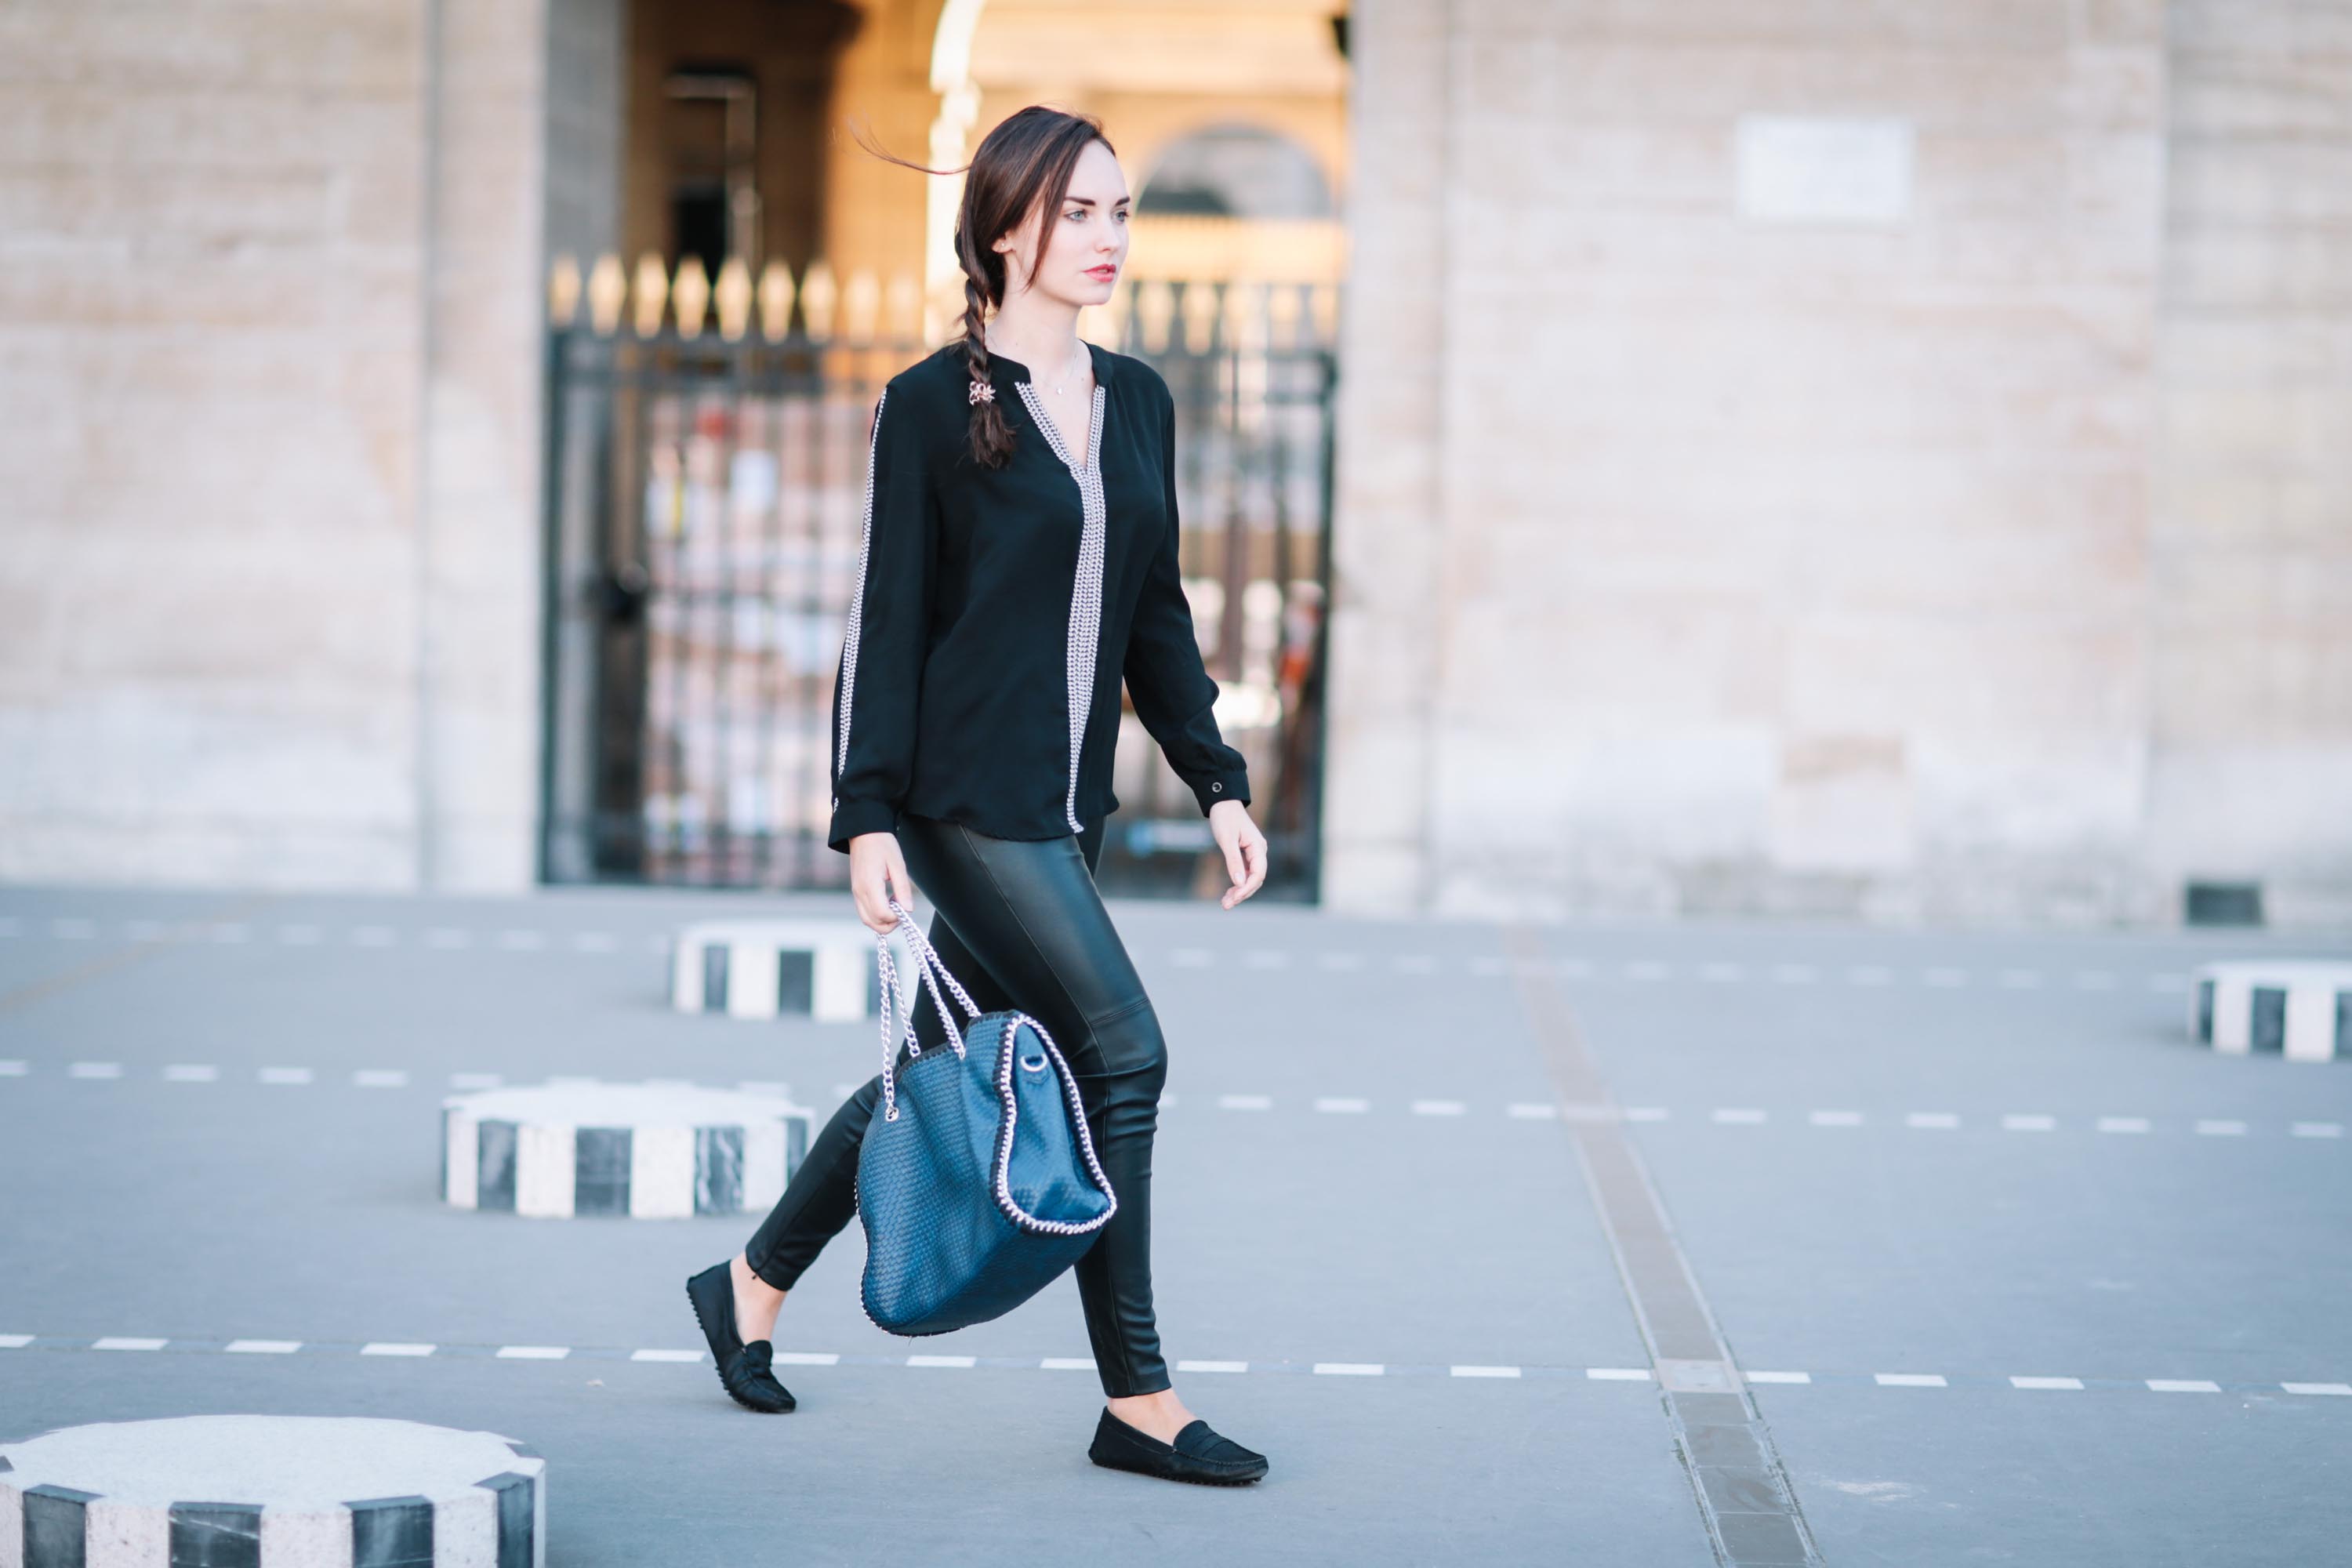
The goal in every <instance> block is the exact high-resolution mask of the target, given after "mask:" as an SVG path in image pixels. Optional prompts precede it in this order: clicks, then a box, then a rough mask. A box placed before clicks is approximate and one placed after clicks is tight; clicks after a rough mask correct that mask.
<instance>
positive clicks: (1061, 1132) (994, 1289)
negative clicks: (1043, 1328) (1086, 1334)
mask: <svg viewBox="0 0 2352 1568" xmlns="http://www.w3.org/2000/svg"><path fill="white" fill-rule="evenodd" d="M1012 1020H1021V1021H1018V1022H1014V1023H1013V1027H1012V1028H1011V1029H1010V1030H1008V1029H1007V1028H1006V1024H1007V1022H1008V1021H1012ZM964 1040H965V1047H964V1055H963V1057H962V1058H961V1059H959V1058H958V1057H957V1055H956V1053H955V1051H954V1050H953V1049H952V1048H950V1047H945V1046H940V1047H933V1048H932V1049H930V1050H928V1051H925V1052H924V1053H923V1054H922V1055H921V1056H920V1057H918V1058H915V1059H914V1060H913V1061H912V1062H910V1063H908V1067H907V1068H906V1070H905V1071H904V1072H902V1073H900V1074H899V1075H898V1120H897V1121H886V1120H885V1119H884V1117H883V1114H882V1112H881V1111H879V1110H877V1111H876V1112H875V1115H874V1120H873V1121H871V1122H869V1123H868V1124H867V1125H866V1139H865V1142H864V1143H863V1145H862V1146H861V1147H860V1148H859V1150H858V1156H857V1212H858V1217H859V1219H860V1220H861V1222H862V1223H863V1224H864V1226H865V1228H866V1273H865V1278H864V1279H863V1281H862V1283H861V1285H860V1295H861V1296H862V1298H863V1300H864V1302H865V1307H866V1316H867V1317H869V1318H871V1319H872V1320H873V1321H875V1323H876V1324H877V1325H878V1326H880V1327H882V1328H884V1329H887V1330H888V1331H890V1332H892V1333H895V1334H906V1335H922V1334H944V1333H948V1332H950V1331H953V1330H956V1329H961V1328H964V1327H967V1326H969V1325H971V1324H972V1323H982V1322H986V1321H988V1320H990V1319H991V1318H997V1317H1002V1316H1003V1314H1005V1313H1006V1312H1009V1311H1011V1310H1013V1308H1015V1307H1017V1306H1019V1305H1020V1304H1021V1303H1022V1302H1024V1301H1025V1300H1028V1299H1029V1298H1030V1297H1032V1296H1034V1295H1035V1294H1036V1293H1037V1292H1038V1291H1040V1290H1042V1289H1045V1287H1046V1286H1047V1285H1048V1284H1050V1283H1052V1282H1053V1279H1054V1277H1055V1275H1057V1274H1059V1273H1061V1271H1062V1270H1063V1269H1065V1268H1068V1267H1069V1266H1070V1265H1071V1264H1073V1263H1075V1262H1076V1261H1077V1260H1078V1258H1079V1256H1080V1255H1081V1254H1083V1253H1084V1252H1085V1251H1086V1249H1087V1247H1091V1246H1093V1245H1094V1242H1095V1238H1096V1237H1097V1236H1099V1235H1100V1234H1101V1229H1100V1228H1099V1227H1097V1228H1096V1229H1094V1230H1089V1231H1087V1232H1085V1233H1083V1234H1079V1235H1074V1236H1066V1235H1058V1234H1055V1233H1052V1232H1045V1231H1034V1230H1029V1229H1026V1228H1024V1227H1023V1226H1019V1225H1018V1224H1016V1223H1015V1222H1014V1220H1013V1217H1012V1216H1011V1215H1008V1214H1006V1213H1005V1212H1004V1209H1003V1206H1002V1205H1000V1204H999V1203H998V1201H997V1194H996V1189H995V1173H996V1149H997V1139H998V1136H999V1133H1000V1132H1001V1131H1002V1129H1003V1100H1002V1099H1001V1098H1000V1096H999V1092H998V1089H997V1075H998V1072H999V1069H1000V1068H1002V1066H1003V1062H1004V1056H1005V1053H1006V1052H1008V1051H1009V1052H1011V1053H1012V1054H1013V1075H1012V1081H1013V1098H1014V1104H1015V1106H1016V1109H1017V1114H1016V1115H1015V1117H1014V1118H1013V1128H1014V1132H1013V1157H1012V1162H1011V1166H1010V1173H1009V1180H1008V1182H1007V1186H1008V1188H1009V1190H1010V1192H1011V1194H1012V1196H1013V1201H1014V1202H1015V1203H1016V1204H1017V1205H1019V1207H1020V1208H1021V1209H1022V1210H1023V1211H1024V1212H1025V1213H1027V1214H1029V1215H1033V1216H1034V1217H1035V1218H1037V1219H1039V1220H1044V1221H1049V1222H1056V1223H1061V1224H1071V1225H1083V1224H1086V1223H1087V1222H1088V1221H1091V1220H1095V1219H1097V1218H1099V1217H1100V1216H1101V1215H1102V1214H1103V1213H1104V1211H1105V1210H1106V1209H1108V1207H1109V1206H1110V1202H1111V1200H1110V1199H1109V1198H1108V1196H1106V1195H1105V1194H1103V1193H1102V1192H1101V1191H1099V1190H1098V1189H1097V1188H1096V1186H1095V1185H1094V1184H1093V1182H1092V1181H1091V1180H1089V1179H1088V1175H1087V1166H1086V1163H1085V1161H1084V1160H1083V1159H1082V1157H1081V1155H1080V1152H1079V1150H1078V1143H1077V1137H1076V1132H1075V1131H1073V1127H1072V1121H1071V1118H1072V1114H1073V1112H1072V1110H1071V1107H1070V1103H1069V1099H1068V1093H1067V1090H1066V1089H1065V1086H1064V1083H1063V1080H1062V1079H1061V1077H1060V1075H1059V1073H1058V1072H1057V1071H1056V1070H1055V1064H1054V1062H1053V1061H1052V1060H1051V1059H1050V1058H1049V1057H1048V1053H1047V1051H1046V1049H1045V1046H1044V1045H1043V1043H1042V1042H1040V1041H1039V1039H1038V1037H1037V1034H1036V1031H1035V1030H1034V1029H1033V1028H1031V1027H1030V1026H1029V1025H1028V1023H1027V1022H1026V1021H1025V1019H1024V1016H1022V1015H1019V1014H1015V1013H1010V1012H998V1013H986V1014H982V1016H980V1017H978V1018H975V1019H973V1020H972V1022H971V1025H970V1026H969V1027H967V1028H966V1029H965V1031H964ZM1024 1058H1025V1059H1026V1060H1029V1061H1035V1062H1041V1063H1043V1064H1044V1065H1043V1066H1042V1067H1040V1068H1024V1067H1023V1066H1022V1062H1023V1060H1024Z"/></svg>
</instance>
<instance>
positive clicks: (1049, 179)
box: [857, 103, 1118, 468]
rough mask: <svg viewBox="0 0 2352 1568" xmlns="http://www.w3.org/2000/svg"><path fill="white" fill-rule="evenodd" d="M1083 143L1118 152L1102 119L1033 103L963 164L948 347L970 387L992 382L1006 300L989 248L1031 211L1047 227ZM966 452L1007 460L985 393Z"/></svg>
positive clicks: (997, 412)
mask: <svg viewBox="0 0 2352 1568" xmlns="http://www.w3.org/2000/svg"><path fill="white" fill-rule="evenodd" d="M857 140H858V144H859V145H861V146H863V147H865V148H866V151H867V152H869V153H873V154H874V155H875V156H876V157H877V158H883V159H887V160H888V161H889V162H891V163H897V164H899V165H901V166H903V167H905V168H909V169H919V170H921V171H922V172H923V173H924V174H956V173H958V172H959V171H957V170H954V169H933V168H929V167H927V166H925V165H924V164H921V163H911V162H909V161H908V160H907V159H905V158H899V157H895V156H893V155H892V154H891V153H887V152H884V151H883V150H882V149H881V148H879V147H877V146H875V145H874V144H873V143H872V142H868V141H867V140H866V138H865V137H864V136H862V135H861V136H859V137H858V138H857ZM1088 142H1101V143H1102V144H1103V145H1104V146H1105V147H1106V148H1109V149H1110V150H1111V151H1112V152H1113V153H1116V152H1117V151H1118V149H1116V148H1112V147H1111V145H1110V138H1109V137H1108V136H1106V135H1104V134H1103V129H1102V121H1099V120H1097V119H1096V118H1095V117H1094V116H1093V115H1091V114H1072V113H1068V112H1066V111H1065V110H1059V109H1048V108H1046V107H1045V105H1043V104H1035V103H1033V104H1031V105H1030V106H1029V107H1027V108H1026V109H1022V110H1015V111H1014V112H1013V113H1012V114H1009V115H1007V116H1006V117H1005V118H1004V119H1003V121H1000V122H999V123H998V124H997V126H996V128H995V129H994V130H992V131H991V132H989V133H988V134H987V135H986V136H985V137H983V138H982V140H981V143H980V147H979V150H978V151H976V152H974V153H972V155H971V163H967V164H965V165H964V166H963V170H962V171H961V172H962V173H963V174H964V182H963V202H962V204H961V205H960V206H959V207H958V208H957V209H956V228H955V247H956V260H957V261H958V262H959V263H961V265H962V268H963V335H962V336H961V338H957V339H954V340H952V343H951V344H950V346H953V344H961V346H962V348H963V361H964V368H965V369H966V370H967V371H969V372H970V373H971V380H972V381H973V383H975V384H979V385H982V386H992V382H991V381H990V379H989V374H988V338H987V332H986V315H987V311H988V309H989V307H990V306H992V305H1002V304H1003V302H1004V293H1005V277H1004V271H1005V268H1004V261H1005V258H1004V254H1003V252H1002V251H1000V250H997V249H996V248H994V246H995V242H996V240H997V239H998V238H1000V237H1003V235H1005V234H1007V233H1009V232H1010V231H1011V230H1012V229H1013V227H1014V226H1016V225H1018V224H1020V223H1022V222H1024V220H1026V219H1027V217H1028V216H1029V215H1030V214H1031V213H1032V212H1036V213H1040V214H1041V215H1042V216H1043V217H1044V219H1045V222H1044V223H1042V224H1041V225H1040V228H1041V231H1042V229H1043V228H1044V227H1045V226H1049V225H1050V224H1051V221H1052V217H1053V214H1054V213H1055V211H1057V210H1058V209H1059V208H1060V206H1061V205H1062V203H1063V202H1064V201H1065V200H1066V199H1067V198H1068V196H1069V194H1070V174H1071V173H1072V171H1074V170H1075V169H1076V168H1077V166H1078V154H1079V153H1083V152H1085V151H1086V150H1087V143H1088ZM1037 248H1038V256H1037V258H1034V259H1033V260H1032V261H1031V262H1030V277H1029V278H1024V279H1022V283H1023V285H1024V287H1025V286H1026V285H1027V284H1028V282H1029V280H1030V279H1032V278H1034V277H1035V276H1036V263H1037V260H1041V259H1043V258H1044V253H1045V246H1044V244H1043V243H1040V245H1039V246H1038V247H1037ZM971 455H972V458H973V459H974V460H975V461H977V462H979V463H980V464H982V466H983V467H986V468H1002V467H1003V465H1004V461H1005V459H1006V458H1010V457H1011V456H1012V455H1013V430H1012V427H1011V426H1008V425H1006V424H1005V422H1004V413H1003V410H1002V409H1000V408H998V407H997V406H996V405H995V403H994V402H993V401H992V400H991V399H990V398H988V397H985V396H983V397H982V398H981V399H980V400H979V401H976V402H974V403H973V404H972V405H971Z"/></svg>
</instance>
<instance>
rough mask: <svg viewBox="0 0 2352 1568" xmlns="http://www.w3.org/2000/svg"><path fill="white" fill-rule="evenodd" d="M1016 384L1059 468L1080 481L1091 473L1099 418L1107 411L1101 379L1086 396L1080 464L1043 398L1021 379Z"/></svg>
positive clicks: (1098, 443) (1099, 430)
mask: <svg viewBox="0 0 2352 1568" xmlns="http://www.w3.org/2000/svg"><path fill="white" fill-rule="evenodd" d="M1018 385H1019V386H1020V388H1021V396H1022V400H1023V401H1024V402H1025V403H1027V404H1028V405H1029V416H1030V417H1031V418H1033V419H1034V420H1035V421H1036V422H1037V427H1038V428H1039V429H1040V430H1042V431H1044V432H1045V444H1046V445H1047V446H1049V447H1053V448H1054V456H1055V457H1056V458H1060V459H1061V460H1062V466H1063V467H1064V468H1067V469H1069V470H1070V472H1072V473H1074V474H1076V475H1078V476H1079V477H1080V478H1082V479H1083V478H1085V477H1086V476H1087V475H1089V474H1091V473H1093V472H1094V471H1095V466H1096V463H1097V461H1099V458H1097V453H1099V452H1100V451H1101V450H1102V442H1101V436H1102V423H1103V418H1104V416H1105V415H1106V414H1107V413H1108V408H1109V400H1108V398H1106V397H1105V396H1104V395H1103V384H1102V380H1101V378H1100V377H1097V378H1096V380H1095V389H1094V391H1092V392H1091V393H1088V394H1087V441H1086V447H1085V448H1084V449H1085V452H1086V459H1085V460H1084V461H1081V460H1080V459H1078V458H1074V457H1072V456H1071V455H1070V444H1069V437H1067V435H1066V433H1065V432H1064V431H1063V429H1062V426H1061V425H1060V423H1059V422H1058V421H1057V420H1055V417H1054V411H1053V410H1052V409H1050V408H1048V407H1046V406H1045V394H1044V393H1042V392H1040V391H1038V390H1037V386H1036V384H1035V383H1034V382H1033V381H1030V380H1028V379H1026V378H1025V377H1024V379H1023V380H1022V381H1020V382H1019V383H1018Z"/></svg>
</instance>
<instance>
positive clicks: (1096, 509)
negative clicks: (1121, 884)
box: [1014, 381, 1110, 833]
mask: <svg viewBox="0 0 2352 1568" xmlns="http://www.w3.org/2000/svg"><path fill="white" fill-rule="evenodd" d="M1014 384H1015V385H1017V386H1019V387H1020V388H1021V398H1022V401H1023V402H1024V403H1026V404H1027V405H1029V414H1030V416H1031V418H1032V419H1034V421H1035V422H1036V426H1037V428H1038V429H1040V430H1042V431H1044V432H1045V444H1046V445H1047V446H1049V447H1053V448H1054V456H1055V457H1056V458H1060V459H1061V460H1062V466H1063V467H1064V468H1067V469H1069V470H1070V477H1071V478H1073V479H1076V480H1077V481H1078V502H1079V505H1080V507H1081V509H1082V510H1083V512H1084V518H1085V521H1084V522H1083V523H1082V524H1081V526H1080V528H1079V531H1078V577H1077V584H1076V588H1075V589H1074V590H1073V591H1072V592H1071V595H1070V639H1069V647H1068V650H1067V656H1066V657H1067V666H1068V669H1069V681H1070V703H1069V707H1070V787H1069V792H1068V794H1067V795H1066V796H1065V797H1064V799H1063V802H1062V815H1063V816H1065V817H1066V818H1067V819H1068V821H1069V824H1070V831H1071V832H1073V833H1076V832H1078V831H1079V826H1078V756H1079V752H1080V749H1081V748H1082V747H1083V746H1084V745H1085V743H1086V735H1087V710H1089V709H1090V708H1091V707H1092V706H1093V705H1094V693H1095V650H1096V647H1097V645H1098V644H1099V642H1100V640H1101V635H1102V586H1103V548H1104V541H1105V540H1106V539H1107V538H1108V535H1109V531H1110V521H1109V518H1110V512H1109V508H1108V506H1107V505H1106V504H1105V502H1104V500H1103V483H1102V430H1103V390H1104V389H1103V385H1102V383H1100V382H1097V383H1095V397H1094V417H1093V419H1092V420H1091V421H1090V422H1089V424H1088V426H1087V460H1086V463H1085V465H1084V466H1083V467H1081V466H1080V465H1078V464H1077V463H1075V462H1072V461H1071V460H1070V451H1069V447H1067V446H1066V445H1065V444H1064V443H1063V440H1062V432H1061V430H1060V428H1059V426H1055V423H1054V421H1053V419H1052V418H1051V417H1050V416H1047V414H1046V413H1045V404H1044V402H1043V401H1042V400H1041V399H1040V398H1039V397H1038V395H1037V389H1036V388H1035V387H1034V386H1032V385H1031V384H1029V383H1027V382H1025V381H1023V382H1016V383H1014Z"/></svg>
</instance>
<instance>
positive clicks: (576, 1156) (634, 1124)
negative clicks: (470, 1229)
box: [441, 1080, 810, 1219]
mask: <svg viewBox="0 0 2352 1568" xmlns="http://www.w3.org/2000/svg"><path fill="white" fill-rule="evenodd" d="M809 1121H810V1113H809V1111H808V1110H806V1109H805V1108H804V1107H802V1106H798V1105H794V1104H793V1103H792V1101H790V1100H786V1099H785V1098H784V1097H783V1096H782V1094H780V1093H764V1092H756V1091H754V1090H751V1089H702V1088H698V1087H696V1086H694V1085H692V1084H679V1083H598V1082H594V1081H591V1080H566V1081H561V1082H554V1083H545V1084H530V1085H516V1086H513V1087H509V1088H506V1089H482V1090H479V1091H478V1092H476V1093H473V1094H453V1095H450V1096H448V1097H447V1098H446V1099H445V1100H442V1102H441V1196H442V1200H443V1201H444V1202H446V1203H447V1204H448V1205H450V1206H451V1207H453V1208H461V1209H488V1210H499V1211H503V1212H506V1213H509V1214H516V1215H525V1216H527V1217H533V1218H551V1219H569V1218H572V1217H573V1216H575V1215H628V1216H629V1217H631V1218H634V1219H677V1218H684V1217H686V1216H688V1215H731V1214H742V1213H745V1212H758V1211H762V1210H765V1209H767V1208H768V1207H770V1206H771V1205H773V1204H774V1203H775V1201H776V1199H777V1198H779V1197H781V1196H782V1194H783V1191H784V1184H785V1183H786V1182H788V1181H790V1180H791V1179H792V1174H793V1172H794V1171H795V1170H797V1169H799V1167H800V1162H801V1157H802V1156H803V1154H805V1153H806V1152H808V1141H809Z"/></svg>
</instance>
